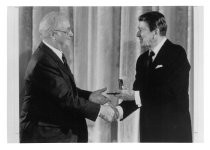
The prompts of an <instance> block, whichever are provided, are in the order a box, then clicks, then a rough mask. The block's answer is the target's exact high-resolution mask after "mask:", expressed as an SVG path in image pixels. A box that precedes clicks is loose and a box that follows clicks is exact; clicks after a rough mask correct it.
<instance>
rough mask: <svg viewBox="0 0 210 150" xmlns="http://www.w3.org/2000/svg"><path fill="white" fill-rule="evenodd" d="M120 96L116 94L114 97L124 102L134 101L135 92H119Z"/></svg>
mask: <svg viewBox="0 0 210 150" xmlns="http://www.w3.org/2000/svg"><path fill="white" fill-rule="evenodd" d="M119 93H120V94H116V95H115V96H116V97H117V98H119V99H122V100H124V101H134V100H135V92H134V91H133V90H120V91H119Z"/></svg>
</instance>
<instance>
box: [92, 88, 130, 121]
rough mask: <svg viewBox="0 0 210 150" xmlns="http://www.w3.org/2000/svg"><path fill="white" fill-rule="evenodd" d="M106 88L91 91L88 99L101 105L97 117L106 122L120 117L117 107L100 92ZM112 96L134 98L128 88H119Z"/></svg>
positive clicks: (128, 99) (124, 98)
mask: <svg viewBox="0 0 210 150" xmlns="http://www.w3.org/2000/svg"><path fill="white" fill-rule="evenodd" d="M106 90H107V88H103V89H100V90H97V91H94V92H92V94H91V95H90V97H89V100H90V101H92V102H94V103H97V104H100V105H101V108H100V112H99V117H101V118H102V119H104V120H106V121H108V122H112V121H116V120H117V119H118V118H119V117H120V113H119V111H118V109H117V108H116V107H115V106H114V105H112V104H111V100H110V99H108V98H107V97H105V96H104V95H102V92H104V91H106ZM107 94H109V93H107ZM112 94H113V93H112ZM114 96H115V97H117V98H118V99H122V100H126V101H132V100H134V92H133V91H128V90H120V91H119V92H118V93H114Z"/></svg>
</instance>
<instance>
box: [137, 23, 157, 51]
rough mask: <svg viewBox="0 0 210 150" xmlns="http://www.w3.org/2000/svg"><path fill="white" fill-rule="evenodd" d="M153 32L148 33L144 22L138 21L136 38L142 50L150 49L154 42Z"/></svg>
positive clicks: (147, 27)
mask: <svg viewBox="0 0 210 150" xmlns="http://www.w3.org/2000/svg"><path fill="white" fill-rule="evenodd" d="M154 35H155V32H154V31H150V29H149V26H148V24H147V23H146V22H145V21H140V22H139V26H138V32H137V37H138V38H139V40H140V45H141V47H142V48H143V49H146V50H148V49H150V48H151V46H152V43H153V40H154Z"/></svg>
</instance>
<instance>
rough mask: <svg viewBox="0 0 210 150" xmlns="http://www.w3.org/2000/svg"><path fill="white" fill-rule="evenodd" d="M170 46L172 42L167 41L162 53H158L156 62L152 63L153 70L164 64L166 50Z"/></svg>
mask: <svg viewBox="0 0 210 150" xmlns="http://www.w3.org/2000/svg"><path fill="white" fill-rule="evenodd" d="M169 44H170V41H169V40H166V41H165V43H164V44H163V46H162V47H161V49H160V51H159V52H158V54H157V56H156V58H155V60H154V61H153V63H152V69H155V66H157V65H158V64H161V63H162V62H163V60H164V59H165V57H164V55H165V53H166V50H167V47H168V45H169Z"/></svg>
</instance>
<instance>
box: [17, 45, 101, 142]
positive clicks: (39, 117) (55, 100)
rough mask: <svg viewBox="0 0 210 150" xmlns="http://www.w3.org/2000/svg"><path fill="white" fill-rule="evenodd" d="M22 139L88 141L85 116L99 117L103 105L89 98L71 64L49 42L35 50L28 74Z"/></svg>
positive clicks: (26, 77) (22, 140)
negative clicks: (75, 78)
mask: <svg viewBox="0 0 210 150" xmlns="http://www.w3.org/2000/svg"><path fill="white" fill-rule="evenodd" d="M25 88H26V91H25V96H24V101H23V105H22V112H21V119H20V127H21V136H20V139H21V141H20V142H87V140H88V135H87V125H86V121H85V118H88V119H90V120H93V121H95V120H96V118H97V116H98V113H99V109H100V105H99V104H95V103H92V102H90V101H88V98H89V95H90V92H88V91H84V90H81V89H78V88H77V87H76V85H75V82H74V78H73V75H72V73H71V71H70V69H69V68H66V67H65V66H64V65H63V62H62V61H61V60H60V59H59V58H58V57H57V55H56V54H55V53H54V52H53V51H52V50H50V49H49V48H48V47H47V46H46V45H45V44H43V43H41V44H40V46H39V47H38V49H37V50H36V51H35V53H34V54H33V56H32V58H31V60H30V62H29V64H28V67H27V70H26V74H25Z"/></svg>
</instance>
